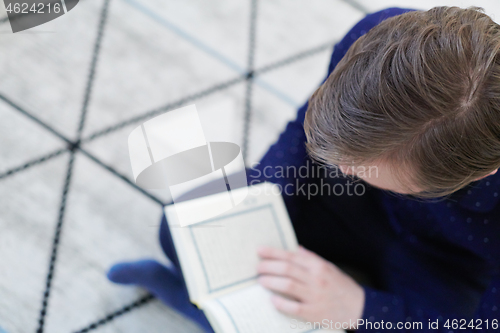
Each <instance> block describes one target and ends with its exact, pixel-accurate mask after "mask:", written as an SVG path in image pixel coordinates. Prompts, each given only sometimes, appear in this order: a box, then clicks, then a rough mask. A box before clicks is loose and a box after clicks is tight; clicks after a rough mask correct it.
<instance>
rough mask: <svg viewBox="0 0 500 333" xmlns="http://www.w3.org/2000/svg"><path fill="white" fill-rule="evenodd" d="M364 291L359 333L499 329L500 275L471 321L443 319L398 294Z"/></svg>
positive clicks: (494, 280) (489, 330) (491, 285)
mask: <svg viewBox="0 0 500 333" xmlns="http://www.w3.org/2000/svg"><path fill="white" fill-rule="evenodd" d="M364 290H365V295H366V301H365V308H364V310H363V316H362V320H363V325H360V326H358V330H357V332H358V333H362V332H375V331H394V330H395V331H397V332H435V333H440V332H442V333H444V332H447V333H451V332H464V333H469V332H477V331H478V330H480V332H498V329H499V328H500V320H499V314H500V275H498V274H496V275H495V276H493V278H492V280H491V282H490V285H489V287H488V288H487V290H486V292H485V293H484V295H483V297H482V299H481V302H480V305H479V308H478V309H477V311H476V313H475V314H474V316H473V317H472V318H464V316H454V315H448V316H443V315H442V314H439V313H437V312H436V311H433V310H432V309H422V308H419V307H417V306H415V305H413V304H411V303H409V302H405V300H404V299H403V298H401V297H399V296H397V295H393V294H390V293H385V292H381V291H377V290H374V289H372V288H369V287H364ZM368 322H369V323H368ZM381 324H382V326H380V325H381ZM388 325H390V326H391V327H392V328H390V327H389V326H388Z"/></svg>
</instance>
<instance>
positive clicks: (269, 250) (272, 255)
mask: <svg viewBox="0 0 500 333" xmlns="http://www.w3.org/2000/svg"><path fill="white" fill-rule="evenodd" d="M257 253H258V254H259V256H260V257H261V258H263V259H270V260H284V261H289V262H292V263H294V264H296V265H299V266H301V267H303V268H306V269H309V267H310V265H309V264H308V263H307V261H306V260H304V259H305V258H308V256H307V255H306V254H305V253H304V252H299V251H297V252H291V251H286V250H283V249H278V248H273V247H262V248H259V249H258V251H257Z"/></svg>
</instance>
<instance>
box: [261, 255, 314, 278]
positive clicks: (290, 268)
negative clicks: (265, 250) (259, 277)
mask: <svg viewBox="0 0 500 333" xmlns="http://www.w3.org/2000/svg"><path fill="white" fill-rule="evenodd" d="M257 272H258V273H259V274H271V275H278V276H284V277H290V278H293V279H296V280H298V281H300V282H303V283H307V282H308V273H307V271H306V270H305V269H304V268H303V267H302V266H299V265H297V264H295V263H293V262H291V261H284V260H263V261H261V262H260V263H259V264H258V265H257Z"/></svg>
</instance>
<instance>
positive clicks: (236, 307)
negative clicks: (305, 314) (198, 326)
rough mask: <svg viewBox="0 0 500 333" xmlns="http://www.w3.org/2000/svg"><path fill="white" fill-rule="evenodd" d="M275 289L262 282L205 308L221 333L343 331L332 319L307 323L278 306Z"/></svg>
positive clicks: (225, 296) (213, 324)
mask: <svg viewBox="0 0 500 333" xmlns="http://www.w3.org/2000/svg"><path fill="white" fill-rule="evenodd" d="M270 296H271V292H270V291H268V290H266V289H265V288H263V287H262V286H260V285H258V284H257V285H253V286H250V287H248V288H245V289H241V290H237V291H235V292H233V293H231V294H229V295H224V296H221V297H219V298H217V299H212V300H209V301H207V302H206V303H205V304H204V305H203V311H204V312H205V314H206V315H207V318H208V319H209V321H210V324H211V325H212V327H213V328H214V330H215V332H217V333H222V332H223V333H305V332H318V333H319V332H339V333H345V331H343V330H340V331H338V330H334V329H332V328H334V325H333V324H331V323H330V322H328V321H325V322H317V323H307V322H305V321H303V320H301V319H298V318H293V317H290V316H286V315H284V314H283V313H281V312H279V311H278V310H276V308H275V307H274V305H273V304H272V303H271V300H270Z"/></svg>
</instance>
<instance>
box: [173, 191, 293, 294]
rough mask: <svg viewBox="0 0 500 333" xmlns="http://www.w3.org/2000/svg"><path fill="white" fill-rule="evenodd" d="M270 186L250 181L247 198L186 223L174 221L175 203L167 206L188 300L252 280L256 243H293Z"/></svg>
mask: <svg viewBox="0 0 500 333" xmlns="http://www.w3.org/2000/svg"><path fill="white" fill-rule="evenodd" d="M273 188H274V186H273V185H270V184H260V185H256V186H252V187H250V188H249V191H248V196H247V198H246V199H245V200H244V201H243V202H242V203H241V204H239V205H237V206H236V207H234V208H233V209H231V210H229V211H227V212H225V213H224V214H221V215H219V216H217V217H215V218H211V219H209V220H207V221H204V222H201V223H197V224H194V225H188V226H186V227H181V226H180V225H178V224H176V216H175V209H174V207H172V206H167V207H166V209H165V211H166V213H167V220H168V221H169V225H170V227H171V232H172V237H173V239H174V244H175V247H176V250H177V253H178V255H179V259H180V262H181V267H182V270H183V274H184V277H185V279H186V282H187V285H188V290H189V295H190V298H191V301H193V302H195V303H198V304H199V303H200V302H201V301H202V300H204V299H208V298H214V297H218V296H220V295H222V294H224V293H228V292H231V291H233V290H237V289H239V288H243V287H246V286H249V285H252V284H255V283H256V278H257V270H256V269H257V264H258V261H259V257H258V255H257V248H258V247H260V246H272V247H276V248H282V249H287V250H292V251H293V250H296V249H297V240H296V238H295V234H294V231H293V228H292V225H291V222H290V219H289V217H288V213H287V212H286V208H285V205H284V203H283V199H282V198H281V195H280V194H279V193H278V192H277V191H276V189H274V190H273ZM236 191H238V190H236ZM204 199H205V198H200V199H196V200H204ZM210 203H211V204H214V201H213V200H210ZM199 206H200V205H199V202H198V203H197V204H196V207H199Z"/></svg>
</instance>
